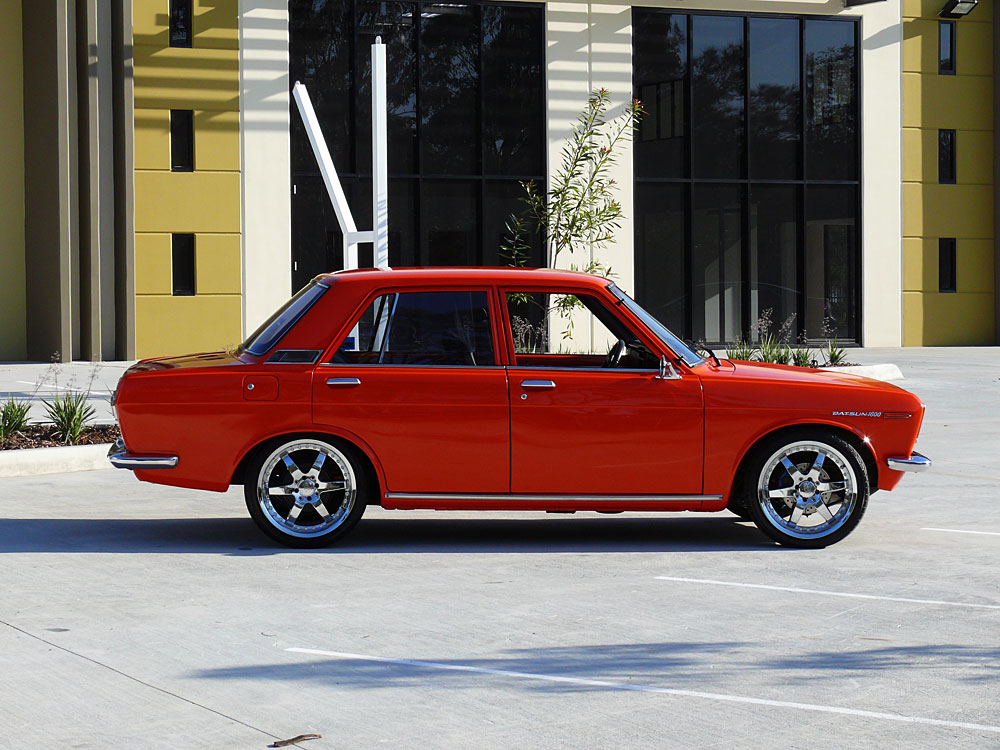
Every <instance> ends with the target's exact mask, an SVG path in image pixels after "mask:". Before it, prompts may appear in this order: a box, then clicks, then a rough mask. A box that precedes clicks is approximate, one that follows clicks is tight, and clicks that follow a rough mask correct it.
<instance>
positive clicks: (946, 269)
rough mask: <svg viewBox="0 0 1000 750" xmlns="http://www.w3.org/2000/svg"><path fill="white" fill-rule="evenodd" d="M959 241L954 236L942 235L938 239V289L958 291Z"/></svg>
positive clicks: (940, 290) (941, 290)
mask: <svg viewBox="0 0 1000 750" xmlns="http://www.w3.org/2000/svg"><path fill="white" fill-rule="evenodd" d="M956 245H957V241H956V240H955V238H954V237H942V238H941V239H939V240H938V291H939V292H956V291H958V281H957V276H958V269H957V266H958V258H957V255H958V253H957V252H956V250H957V248H956Z"/></svg>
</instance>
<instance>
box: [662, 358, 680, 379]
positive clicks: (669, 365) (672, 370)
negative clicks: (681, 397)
mask: <svg viewBox="0 0 1000 750" xmlns="http://www.w3.org/2000/svg"><path fill="white" fill-rule="evenodd" d="M656 379H657V380H680V379H681V374H680V373H679V372H677V368H676V367H674V363H673V362H671V361H670V360H668V359H667V358H666V356H664V355H662V354H661V355H660V371H659V373H657V375H656Z"/></svg>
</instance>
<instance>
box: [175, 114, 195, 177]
mask: <svg viewBox="0 0 1000 750" xmlns="http://www.w3.org/2000/svg"><path fill="white" fill-rule="evenodd" d="M170 171H171V172H193V171H194V112H192V111H191V110H190V109H172V110H170Z"/></svg>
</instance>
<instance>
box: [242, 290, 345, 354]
mask: <svg viewBox="0 0 1000 750" xmlns="http://www.w3.org/2000/svg"><path fill="white" fill-rule="evenodd" d="M326 290H327V287H326V285H324V284H320V283H319V282H317V281H312V282H310V283H309V284H308V285H306V286H304V287H302V288H301V289H300V290H299V291H298V294H296V295H295V296H294V297H292V298H291V299H290V300H288V302H286V303H285V304H283V305H282V306H281V307H280V308H278V311H277V312H276V313H274V315H272V316H271V317H270V318H268V319H267V320H266V321H264V323H263V324H262V325H261V327H260V328H258V329H257V330H256V331H254V332H253V334H251V335H250V336H249V337H248V338H247V340H246V341H244V342H243V343H242V344H240V350H241V351H244V352H247V353H248V354H253V355H254V356H257V357H259V356H261V355H263V354H267V353H268V352H269V351H270V350H271V349H273V348H274V345H275V344H277V343H278V341H279V340H280V339H281V337H282V336H284V335H285V334H286V333H288V330H289V329H290V328H291V327H292V326H293V325H295V323H296V322H298V320H299V318H301V317H302V316H303V315H305V314H306V312H307V311H308V310H309V308H310V307H312V306H313V305H314V304H316V300H318V299H319V298H320V297H322V296H323V292H325V291H326Z"/></svg>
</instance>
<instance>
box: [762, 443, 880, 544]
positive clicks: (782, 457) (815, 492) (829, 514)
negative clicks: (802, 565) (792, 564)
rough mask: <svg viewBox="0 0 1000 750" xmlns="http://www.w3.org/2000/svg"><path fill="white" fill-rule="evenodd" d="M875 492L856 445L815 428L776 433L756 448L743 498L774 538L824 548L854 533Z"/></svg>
mask: <svg viewBox="0 0 1000 750" xmlns="http://www.w3.org/2000/svg"><path fill="white" fill-rule="evenodd" d="M821 454H822V457H821ZM824 488H825V489H824ZM869 494H870V487H869V484H868V470H867V468H866V467H865V462H864V461H863V460H862V459H861V456H860V455H858V452H857V450H855V448H854V446H852V445H851V444H850V443H848V442H847V441H846V440H844V439H843V438H841V437H838V436H837V435H835V434H833V433H832V432H829V431H826V430H817V429H810V430H795V431H789V432H784V433H781V434H778V435H775V436H773V437H771V438H769V439H767V440H765V441H764V442H763V443H761V444H760V445H758V446H757V447H756V448H755V449H754V450H753V453H752V454H751V456H750V457H749V461H748V464H747V472H746V479H745V484H744V496H743V497H744V498H745V500H746V509H747V511H748V512H749V514H750V517H751V519H752V520H753V522H754V523H755V524H756V525H757V528H758V529H760V530H761V531H762V532H764V533H765V534H767V536H769V537H770V538H771V539H773V540H774V541H776V542H778V543H779V544H782V545H785V546H788V547H800V548H806V549H820V548H823V547H828V546H829V545H831V544H835V543H836V542H839V541H840V540H841V539H843V538H844V537H846V536H847V535H848V534H850V533H851V532H852V531H853V530H854V528H855V527H856V526H857V525H858V523H859V522H860V521H861V518H862V516H864V514H865V510H866V509H867V508H868V497H869Z"/></svg>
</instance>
